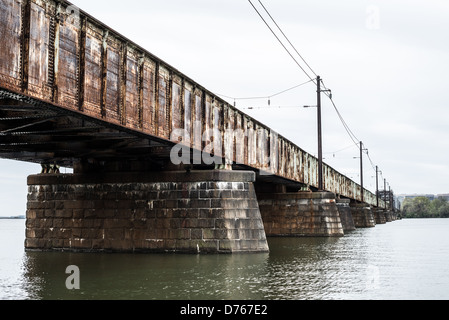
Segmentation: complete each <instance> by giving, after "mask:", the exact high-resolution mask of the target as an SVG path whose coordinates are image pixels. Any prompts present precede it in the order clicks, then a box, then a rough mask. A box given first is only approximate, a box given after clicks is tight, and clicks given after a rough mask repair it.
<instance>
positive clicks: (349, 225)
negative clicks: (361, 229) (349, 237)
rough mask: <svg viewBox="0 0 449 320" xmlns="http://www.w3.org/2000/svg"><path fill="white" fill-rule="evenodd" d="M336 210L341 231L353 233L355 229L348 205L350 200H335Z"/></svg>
mask: <svg viewBox="0 0 449 320" xmlns="http://www.w3.org/2000/svg"><path fill="white" fill-rule="evenodd" d="M336 202H337V208H338V212H339V214H340V220H341V224H342V226H343V231H345V232H346V231H354V230H355V229H356V227H355V224H354V219H353V217H352V213H351V207H350V206H349V204H350V203H351V200H349V199H337V200H336Z"/></svg>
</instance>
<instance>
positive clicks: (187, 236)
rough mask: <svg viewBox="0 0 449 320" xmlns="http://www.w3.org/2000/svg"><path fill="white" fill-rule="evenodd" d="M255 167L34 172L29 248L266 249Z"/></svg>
mask: <svg viewBox="0 0 449 320" xmlns="http://www.w3.org/2000/svg"><path fill="white" fill-rule="evenodd" d="M254 180H255V174H254V173H253V172H241V171H238V172H231V171H201V172H191V173H186V172H160V173H140V174H139V173H135V174H105V175H82V174H78V175H77V174H75V175H34V176H30V177H29V178H28V184H29V194H28V209H27V230H26V248H27V249H28V250H33V249H37V250H67V251H83V252H84V251H86V252H97V251H99V252H182V253H234V252H267V251H268V250H269V248H268V243H267V240H266V236H265V231H264V226H263V223H262V220H261V215H260V211H259V207H258V203H257V199H256V194H255V191H254V186H253V182H254Z"/></svg>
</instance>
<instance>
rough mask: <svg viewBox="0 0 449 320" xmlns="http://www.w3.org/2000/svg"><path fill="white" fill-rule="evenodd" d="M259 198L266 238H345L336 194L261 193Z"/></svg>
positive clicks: (258, 195)
mask: <svg viewBox="0 0 449 320" xmlns="http://www.w3.org/2000/svg"><path fill="white" fill-rule="evenodd" d="M257 197H258V200H259V207H260V212H261V215H262V220H263V222H264V226H265V232H266V234H267V236H272V237H282V236H284V237H295V236H297V237H300V236H316V237H340V236H344V231H343V226H342V224H341V220H340V215H339V212H338V209H337V205H336V200H335V194H333V193H330V192H315V193H312V192H298V193H275V194H270V193H260V194H257Z"/></svg>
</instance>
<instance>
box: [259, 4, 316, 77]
mask: <svg viewBox="0 0 449 320" xmlns="http://www.w3.org/2000/svg"><path fill="white" fill-rule="evenodd" d="M258 1H259V3H260V5H261V6H262V8H263V9H264V10H265V12H266V13H267V14H268V16H269V17H270V19H271V21H273V23H274V24H275V25H276V27H277V28H278V29H279V31H280V32H281V33H282V35H283V36H284V38H285V39H286V40H287V42H288V43H289V44H290V46H291V47H292V48H293V50H295V52H296V53H297V54H298V56H299V57H300V58H301V60H302V61H303V62H304V63H305V64H306V66H307V67H308V68H309V69H310V71H312V73H313V74H314V75H315V77H316V78H318V75H317V74H316V72H315V71H313V69H312V68H311V67H310V65H309V64H308V63H307V61H306V60H304V58H303V57H302V55H301V54H300V53H299V52H298V50H297V49H296V48H295V46H294V45H293V43H292V42H291V41H290V39H289V38H288V37H287V35H286V34H285V32H284V31H282V29H281V27H279V25H278V24H277V22H276V20H274V18H273V16H272V15H271V14H270V12H268V10H267V8H266V7H265V6H264V5H263V3H262V1H261V0H258Z"/></svg>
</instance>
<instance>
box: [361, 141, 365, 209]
mask: <svg viewBox="0 0 449 320" xmlns="http://www.w3.org/2000/svg"><path fill="white" fill-rule="evenodd" d="M360 185H361V186H362V191H361V194H362V202H363V201H364V199H363V198H364V197H363V193H364V192H363V191H364V189H363V142H362V141H360Z"/></svg>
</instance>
